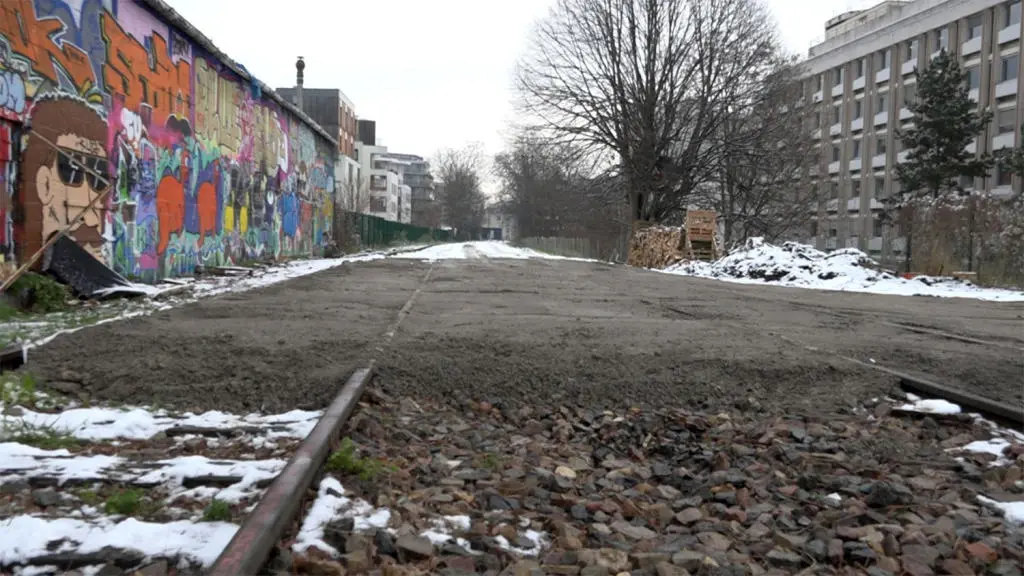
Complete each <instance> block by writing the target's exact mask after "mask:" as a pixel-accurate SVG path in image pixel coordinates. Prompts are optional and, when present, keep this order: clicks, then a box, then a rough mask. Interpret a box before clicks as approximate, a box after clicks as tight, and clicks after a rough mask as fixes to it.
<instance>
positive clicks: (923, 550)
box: [901, 544, 939, 566]
mask: <svg viewBox="0 0 1024 576" xmlns="http://www.w3.org/2000/svg"><path fill="white" fill-rule="evenodd" d="M908 558H909V559H913V560H917V561H919V562H920V563H922V564H924V565H926V566H931V565H933V564H935V561H936V560H938V559H939V551H938V550H936V549H935V548H932V547H931V546H925V545H921V544H909V545H906V546H903V555H902V557H901V560H903V561H904V562H906V560H907V559H908Z"/></svg>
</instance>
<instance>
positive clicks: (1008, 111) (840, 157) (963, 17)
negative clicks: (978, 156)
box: [800, 0, 1024, 257]
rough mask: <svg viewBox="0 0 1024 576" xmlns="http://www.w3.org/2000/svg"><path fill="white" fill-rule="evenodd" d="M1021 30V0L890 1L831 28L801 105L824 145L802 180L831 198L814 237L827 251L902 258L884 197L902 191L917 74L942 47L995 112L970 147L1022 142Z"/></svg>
mask: <svg viewBox="0 0 1024 576" xmlns="http://www.w3.org/2000/svg"><path fill="white" fill-rule="evenodd" d="M1021 26H1022V25H1021V0H913V1H902V2H901V1H892V0H889V1H885V2H881V3H880V4H878V5H876V6H875V7H873V8H870V9H867V10H861V11H855V12H848V13H846V14H842V15H840V16H837V17H836V18H833V19H832V20H830V21H829V22H828V23H826V39H825V41H824V42H822V43H821V44H818V45H816V46H814V47H812V48H811V49H810V51H809V55H808V59H807V60H806V61H805V62H804V69H803V74H802V79H803V82H804V86H803V90H804V94H803V97H802V98H801V99H800V103H802V104H803V105H810V106H812V107H813V108H812V109H811V110H812V113H811V115H810V119H811V121H812V122H814V124H813V126H815V127H816V130H815V132H814V138H815V141H816V142H817V143H818V144H817V146H818V148H817V150H818V154H817V163H816V165H812V166H811V167H810V169H809V170H807V171H806V173H805V174H803V175H802V183H801V187H802V188H803V189H804V190H811V189H816V190H818V191H819V192H822V193H823V195H824V196H825V197H826V198H827V201H826V202H825V203H823V205H822V206H821V209H820V210H819V213H818V217H817V219H816V220H815V222H814V223H813V224H812V226H811V229H810V230H809V231H808V236H809V237H812V238H815V240H816V243H817V245H818V247H819V248H822V249H835V248H845V247H853V248H860V249H861V250H864V251H866V252H869V253H870V254H872V255H873V256H876V257H879V256H898V255H899V254H901V253H902V251H903V248H904V246H905V242H904V239H903V238H900V237H898V236H897V233H896V232H895V231H892V230H889V227H888V226H883V223H882V221H881V220H880V219H879V215H880V213H881V209H882V204H881V199H883V198H885V197H887V196H889V195H891V194H892V193H893V191H894V190H896V189H898V186H899V184H898V182H897V181H896V180H895V170H894V167H895V165H896V163H898V162H900V161H903V160H904V159H905V158H906V154H907V152H906V151H904V150H902V149H901V147H900V142H899V139H898V138H897V136H896V131H897V129H898V128H899V127H901V126H902V127H906V126H907V125H908V124H909V122H910V121H911V117H912V114H911V112H910V110H909V109H908V108H907V107H906V103H907V102H908V101H910V100H912V99H913V98H915V97H916V85H915V84H916V82H915V79H914V68H915V67H923V66H924V65H925V64H926V63H927V62H928V61H929V60H930V59H931V58H933V57H935V56H936V55H937V54H938V53H939V51H940V50H942V49H945V50H946V51H947V52H949V53H950V54H953V55H955V56H956V57H957V58H958V59H959V60H960V62H961V65H962V66H963V68H964V69H965V70H966V71H967V73H968V76H969V78H968V82H969V83H970V95H971V98H972V99H974V100H976V101H977V102H978V106H979V107H982V108H985V107H987V108H989V109H991V110H992V111H993V112H994V118H993V121H992V123H991V125H990V126H989V128H988V130H987V132H986V133H985V134H983V135H982V136H981V137H980V138H979V139H978V140H977V141H976V142H975V143H974V144H972V146H971V148H970V149H972V150H975V151H976V152H977V153H983V152H991V151H993V150H996V149H999V148H1003V147H1014V146H1017V145H1018V142H1019V141H1020V137H1021V135H1020V124H1021V122H1022V120H1024V114H1022V112H1024V111H1022V109H1021V106H1020V94H1021V75H1022V74H1021V72H1022V70H1021V60H1020V37H1021ZM964 184H965V186H966V187H968V188H973V189H974V190H978V191H985V192H987V193H990V194H997V195H1002V194H1010V193H1012V190H1013V189H1014V184H1015V182H1014V178H1013V177H1012V176H1011V175H1010V174H1009V173H1005V172H1002V171H999V170H998V169H997V170H995V172H994V173H993V175H992V177H990V178H983V179H978V180H977V181H974V182H964ZM1016 184H1019V183H1016Z"/></svg>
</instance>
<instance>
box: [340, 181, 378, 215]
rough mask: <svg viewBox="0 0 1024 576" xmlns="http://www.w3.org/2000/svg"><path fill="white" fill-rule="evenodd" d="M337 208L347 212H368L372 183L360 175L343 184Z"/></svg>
mask: <svg viewBox="0 0 1024 576" xmlns="http://www.w3.org/2000/svg"><path fill="white" fill-rule="evenodd" d="M335 208H336V209H339V208H340V209H341V210H345V211H346V212H360V213H366V212H369V210H370V183H369V181H368V180H367V179H366V178H365V177H363V176H360V177H359V178H356V179H354V180H352V181H349V182H345V183H343V184H341V195H340V198H339V202H338V204H337V205H336V206H335Z"/></svg>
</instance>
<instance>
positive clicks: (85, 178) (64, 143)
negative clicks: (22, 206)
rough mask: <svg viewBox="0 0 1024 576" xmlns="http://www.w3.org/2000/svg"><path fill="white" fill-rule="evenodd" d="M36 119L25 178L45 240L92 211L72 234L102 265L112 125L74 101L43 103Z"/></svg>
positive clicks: (30, 203)
mask: <svg viewBox="0 0 1024 576" xmlns="http://www.w3.org/2000/svg"><path fill="white" fill-rule="evenodd" d="M31 114H32V116H31V118H32V132H30V133H29V137H28V145H27V146H26V148H25V154H24V156H23V164H22V173H23V174H24V179H25V192H26V198H25V200H26V202H25V203H26V207H32V209H34V208H35V206H36V205H37V206H38V209H39V210H40V211H41V230H40V232H41V235H42V241H43V242H45V241H46V240H47V239H48V238H49V237H50V236H51V235H53V234H55V233H56V232H59V231H60V230H63V229H64V228H65V227H67V225H68V224H69V223H70V222H71V220H72V219H73V218H75V217H76V216H77V215H78V214H79V212H81V211H82V210H86V213H85V216H84V218H82V220H80V221H79V222H78V223H77V224H75V225H74V226H71V228H70V230H69V232H68V235H69V236H71V237H72V238H74V239H75V241H76V242H78V244H79V245H80V246H82V247H83V248H85V249H86V250H87V251H88V252H89V253H90V254H92V255H93V256H95V257H96V258H97V259H99V260H101V261H102V260H103V221H104V208H105V207H106V202H104V201H103V200H97V197H98V196H100V195H102V194H103V193H104V192H106V190H107V188H108V187H109V186H110V183H109V179H110V176H109V174H110V171H109V167H108V163H107V151H106V141H107V125H106V122H104V121H103V118H102V117H101V116H100V115H99V114H98V113H97V112H96V111H95V110H94V109H93V108H91V107H90V106H89V105H87V104H86V103H84V102H82V101H80V100H76V99H71V98H55V99H44V100H40V101H38V102H37V103H36V104H35V105H34V106H33V109H32V112H31ZM35 133H38V135H37V134H35ZM40 135H41V136H42V137H43V138H45V139H46V140H48V141H49V142H51V143H53V144H56V146H57V148H58V149H59V152H58V150H55V149H54V148H53V146H51V145H50V144H47V143H46V142H44V141H43V138H40V137H39V136H40ZM98 176H100V177H98Z"/></svg>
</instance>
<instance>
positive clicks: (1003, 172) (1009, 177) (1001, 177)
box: [996, 166, 1013, 186]
mask: <svg viewBox="0 0 1024 576" xmlns="http://www.w3.org/2000/svg"><path fill="white" fill-rule="evenodd" d="M1012 183H1013V172H1011V171H1010V170H1007V169H1006V168H1004V167H1002V166H997V167H996V186H1009V185H1010V184H1012Z"/></svg>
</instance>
